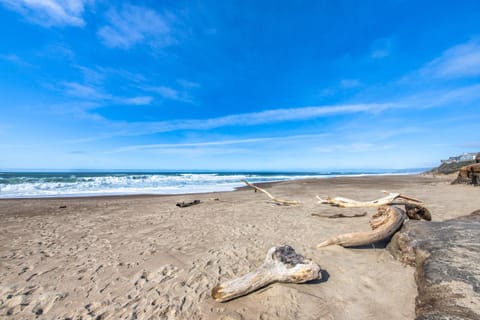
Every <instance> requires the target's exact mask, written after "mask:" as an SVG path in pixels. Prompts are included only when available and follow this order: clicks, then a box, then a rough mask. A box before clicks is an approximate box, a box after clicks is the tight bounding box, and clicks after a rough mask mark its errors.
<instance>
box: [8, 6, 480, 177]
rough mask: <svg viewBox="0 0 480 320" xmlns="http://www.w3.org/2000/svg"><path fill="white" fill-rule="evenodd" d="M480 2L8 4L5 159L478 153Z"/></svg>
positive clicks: (374, 164) (370, 161) (103, 165)
mask: <svg viewBox="0 0 480 320" xmlns="http://www.w3.org/2000/svg"><path fill="white" fill-rule="evenodd" d="M478 12H480V2H478V1H461V0H459V1H456V2H455V3H453V2H451V1H401V0H392V1H340V0H339V1H321V0H318V1H286V0H285V1H248V0H243V1H233V0H232V1H208V0H206V1H182V0H175V1H170V0H163V1H130V2H126V1H107V0H43V1H42V0H0V25H1V28H0V40H1V41H0V170H11V169H18V170H21V169H59V170H70V169H103V170H108V169H140V170H141V169H151V170H152V169H153V170H154V169H158V170H193V169H197V170H306V171H312V170H335V169H338V170H340V169H402V168H424V167H433V166H436V165H438V164H439V161H440V160H441V159H445V158H448V157H450V156H454V155H457V154H461V153H463V152H478V151H480V112H479V111H480V19H479V18H478Z"/></svg>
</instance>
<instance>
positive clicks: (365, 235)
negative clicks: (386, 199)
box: [317, 206, 406, 248]
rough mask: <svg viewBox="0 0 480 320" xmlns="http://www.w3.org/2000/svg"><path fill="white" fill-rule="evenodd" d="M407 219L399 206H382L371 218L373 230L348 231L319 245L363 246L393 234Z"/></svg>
mask: <svg viewBox="0 0 480 320" xmlns="http://www.w3.org/2000/svg"><path fill="white" fill-rule="evenodd" d="M405 219H406V215H405V212H404V211H403V210H402V209H400V208H397V207H392V206H382V207H379V208H378V212H377V213H376V214H375V215H374V216H373V217H372V219H371V220H370V226H371V228H372V230H371V231H368V232H354V233H346V234H341V235H337V236H334V237H331V238H329V239H327V240H325V241H323V242H322V243H320V244H318V245H317V248H322V247H326V246H330V245H335V244H338V245H341V246H344V247H355V246H363V245H368V244H371V243H375V242H378V241H381V240H384V239H386V238H388V237H390V236H391V235H393V234H394V233H395V232H396V231H397V230H398V229H399V228H400V227H401V226H402V224H403V221H404V220H405Z"/></svg>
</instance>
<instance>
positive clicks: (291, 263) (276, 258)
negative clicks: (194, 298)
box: [212, 244, 322, 302]
mask: <svg viewBox="0 0 480 320" xmlns="http://www.w3.org/2000/svg"><path fill="white" fill-rule="evenodd" d="M321 277H322V273H321V269H320V266H319V265H318V264H316V263H315V262H313V261H312V260H310V259H306V258H304V257H303V256H301V255H299V254H297V253H296V252H295V250H294V249H293V248H292V247H291V246H289V245H287V244H285V245H281V246H278V247H273V248H270V250H268V252H267V256H266V258H265V261H264V262H263V264H262V265H261V266H260V267H259V268H257V269H255V270H253V271H251V272H249V273H247V274H245V275H243V276H241V277H239V278H236V279H233V280H230V281H227V282H224V283H221V284H219V285H217V286H215V288H213V289H212V297H213V299H215V300H216V301H219V302H225V301H228V300H231V299H234V298H237V297H240V296H243V295H246V294H248V293H250V292H253V291H255V290H257V289H260V288H262V287H265V286H267V285H269V284H271V283H274V282H291V283H304V282H307V281H310V280H315V279H321Z"/></svg>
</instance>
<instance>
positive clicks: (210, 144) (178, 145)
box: [109, 134, 326, 153]
mask: <svg viewBox="0 0 480 320" xmlns="http://www.w3.org/2000/svg"><path fill="white" fill-rule="evenodd" d="M325 135H326V134H304V135H293V136H284V137H262V138H246V139H234V140H218V141H202V142H191V143H157V144H144V145H132V146H126V147H121V148H117V149H115V150H112V151H110V152H109V153H117V152H129V151H138V150H150V149H185V148H203V147H215V146H228V145H239V144H255V143H265V142H273V141H298V140H305V139H317V138H322V137H325Z"/></svg>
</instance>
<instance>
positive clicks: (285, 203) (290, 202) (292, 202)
mask: <svg viewBox="0 0 480 320" xmlns="http://www.w3.org/2000/svg"><path fill="white" fill-rule="evenodd" d="M242 182H243V183H245V184H246V185H247V186H249V187H251V188H253V189H255V192H257V191H260V192H263V193H265V194H266V195H267V197H269V198H270V199H272V201H273V202H275V203H276V204H279V205H282V206H295V205H298V204H299V202H298V201H295V200H283V199H278V198H275V197H274V196H272V194H271V193H270V192H268V191H267V190H265V189H262V188H260V187H257V186H256V185H253V184H251V183H250V182H248V181H247V180H242Z"/></svg>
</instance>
